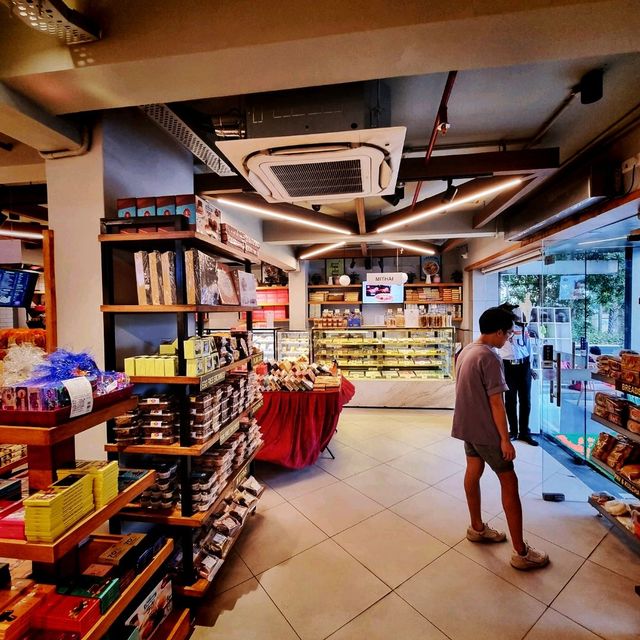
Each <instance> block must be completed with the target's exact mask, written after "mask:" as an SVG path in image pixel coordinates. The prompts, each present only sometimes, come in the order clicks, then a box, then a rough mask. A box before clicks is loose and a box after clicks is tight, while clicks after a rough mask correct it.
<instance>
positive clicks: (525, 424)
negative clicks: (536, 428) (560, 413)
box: [504, 359, 531, 438]
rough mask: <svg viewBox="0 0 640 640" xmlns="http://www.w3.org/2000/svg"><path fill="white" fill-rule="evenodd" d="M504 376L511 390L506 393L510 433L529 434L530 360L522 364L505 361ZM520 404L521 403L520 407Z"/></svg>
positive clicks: (512, 434) (516, 435)
mask: <svg viewBox="0 0 640 640" xmlns="http://www.w3.org/2000/svg"><path fill="white" fill-rule="evenodd" d="M504 377H505V379H506V381H507V386H508V387H509V391H507V392H505V394H504V406H505V409H506V410H507V420H508V421H509V433H510V435H511V436H512V437H520V438H522V437H523V436H528V435H530V434H531V431H530V430H529V414H530V413H531V365H530V363H529V360H528V359H527V360H525V362H523V363H521V364H509V363H508V362H507V361H506V360H505V361H504ZM518 404H519V405H520V406H519V407H518Z"/></svg>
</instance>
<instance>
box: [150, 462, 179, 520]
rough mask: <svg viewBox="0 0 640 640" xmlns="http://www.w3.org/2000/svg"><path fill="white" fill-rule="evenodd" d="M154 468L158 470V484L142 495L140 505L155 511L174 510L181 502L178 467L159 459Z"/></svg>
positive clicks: (154, 463)
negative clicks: (179, 501)
mask: <svg viewBox="0 0 640 640" xmlns="http://www.w3.org/2000/svg"><path fill="white" fill-rule="evenodd" d="M153 468H154V469H155V470H156V482H155V484H152V485H151V486H150V487H149V488H148V489H146V490H145V491H144V492H143V493H142V495H141V496H140V505H141V506H142V507H143V508H145V509H153V510H155V509H174V508H175V506H176V505H177V504H178V500H180V485H179V484H178V465H177V464H175V463H172V462H163V461H162V460H161V459H158V460H154V461H153Z"/></svg>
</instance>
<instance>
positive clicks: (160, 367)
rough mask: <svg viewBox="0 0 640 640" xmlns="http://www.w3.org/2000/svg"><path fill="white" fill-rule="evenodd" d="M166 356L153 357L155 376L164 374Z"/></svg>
mask: <svg viewBox="0 0 640 640" xmlns="http://www.w3.org/2000/svg"><path fill="white" fill-rule="evenodd" d="M164 361H165V359H164V358H161V357H160V356H158V357H157V358H153V375H154V376H164Z"/></svg>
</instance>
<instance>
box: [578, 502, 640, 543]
mask: <svg viewBox="0 0 640 640" xmlns="http://www.w3.org/2000/svg"><path fill="white" fill-rule="evenodd" d="M588 502H589V504H590V505H591V506H592V507H593V508H594V509H595V510H596V511H597V512H598V513H599V514H600V515H601V516H602V517H604V518H606V519H607V520H608V521H609V522H610V523H611V524H612V525H613V526H614V527H615V528H616V529H618V530H619V531H620V532H621V533H622V536H623V538H624V539H625V540H626V541H627V543H628V544H629V545H630V546H631V547H633V549H634V550H635V551H636V552H637V553H640V538H638V537H636V536H635V535H634V534H633V533H632V532H631V531H629V529H627V527H625V526H624V525H623V524H622V523H621V522H620V521H619V520H618V518H616V517H615V516H614V515H612V514H610V513H609V512H608V511H607V510H606V509H605V508H604V507H603V506H602V505H600V504H598V503H597V502H596V501H595V500H594V499H593V498H591V497H590V498H589V500H588Z"/></svg>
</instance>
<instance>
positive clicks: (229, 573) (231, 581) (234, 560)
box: [212, 549, 253, 593]
mask: <svg viewBox="0 0 640 640" xmlns="http://www.w3.org/2000/svg"><path fill="white" fill-rule="evenodd" d="M250 578H253V573H251V570H250V569H249V567H247V565H246V564H245V563H244V560H243V559H242V558H241V557H240V556H239V555H238V553H237V551H236V550H235V549H233V550H232V551H231V553H230V554H229V555H228V556H227V557H226V559H225V561H224V564H223V565H222V568H221V569H220V571H218V574H217V575H216V577H215V580H214V581H213V585H212V586H213V592H214V593H222V592H223V591H227V589H231V588H233V587H236V586H238V585H239V584H241V583H243V582H245V581H246V580H249V579H250Z"/></svg>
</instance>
